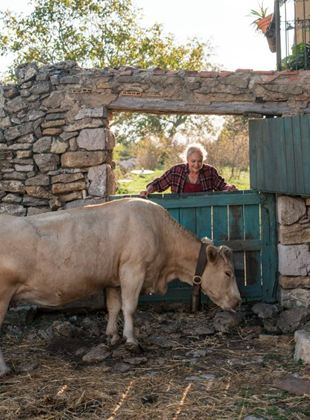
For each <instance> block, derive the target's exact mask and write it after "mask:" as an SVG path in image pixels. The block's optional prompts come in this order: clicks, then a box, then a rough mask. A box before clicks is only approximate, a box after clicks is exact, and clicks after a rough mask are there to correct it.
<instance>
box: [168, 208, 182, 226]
mask: <svg viewBox="0 0 310 420" xmlns="http://www.w3.org/2000/svg"><path fill="white" fill-rule="evenodd" d="M168 213H169V214H170V216H171V217H173V218H174V220H176V221H177V222H179V223H180V209H168Z"/></svg>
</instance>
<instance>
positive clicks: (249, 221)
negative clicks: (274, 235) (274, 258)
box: [244, 204, 261, 240]
mask: <svg viewBox="0 0 310 420" xmlns="http://www.w3.org/2000/svg"><path fill="white" fill-rule="evenodd" d="M244 231H245V232H244V238H245V239H259V240H260V238H261V229H260V206H259V205H257V204H250V205H247V206H244Z"/></svg>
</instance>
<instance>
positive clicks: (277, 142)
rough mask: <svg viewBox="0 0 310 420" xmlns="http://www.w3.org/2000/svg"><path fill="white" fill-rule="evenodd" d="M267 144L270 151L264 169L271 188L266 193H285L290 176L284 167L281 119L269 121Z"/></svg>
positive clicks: (284, 144) (282, 124)
mask: <svg viewBox="0 0 310 420" xmlns="http://www.w3.org/2000/svg"><path fill="white" fill-rule="evenodd" d="M270 133H271V134H270V135H271V138H270V139H269V143H270V144H271V148H270V150H271V151H272V152H271V154H270V156H269V165H268V166H267V167H266V168H265V169H266V173H267V177H268V178H267V179H268V180H269V182H270V181H272V183H273V188H270V189H267V190H266V191H279V192H284V193H285V192H287V178H288V177H289V176H290V174H289V173H288V172H287V166H286V139H285V131H284V121H283V119H282V118H275V119H273V120H271V121H270Z"/></svg>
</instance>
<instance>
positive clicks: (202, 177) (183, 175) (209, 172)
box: [147, 163, 230, 193]
mask: <svg viewBox="0 0 310 420" xmlns="http://www.w3.org/2000/svg"><path fill="white" fill-rule="evenodd" d="M188 174H189V168H188V165H187V164H185V163H181V164H179V165H175V166H172V168H170V169H168V171H166V172H165V173H164V174H163V175H162V176H161V177H159V178H156V179H154V181H152V182H150V183H149V184H148V185H147V188H148V187H151V188H152V191H151V192H155V191H158V192H162V191H165V190H166V189H167V188H169V187H171V192H173V193H181V192H183V189H184V185H185V182H186V180H187V177H188ZM187 182H188V181H187ZM198 183H199V184H201V186H202V191H225V190H226V189H227V187H230V184H227V183H226V182H225V180H224V178H222V177H221V176H220V175H219V174H218V172H217V170H216V169H215V168H214V167H213V166H211V165H205V164H203V165H202V168H201V169H200V171H199V179H198Z"/></svg>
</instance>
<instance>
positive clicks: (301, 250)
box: [278, 244, 310, 276]
mask: <svg viewBox="0 0 310 420" xmlns="http://www.w3.org/2000/svg"><path fill="white" fill-rule="evenodd" d="M278 255H279V272H280V274H282V275H284V276H307V275H308V273H310V252H309V247H308V245H282V244H279V245H278Z"/></svg>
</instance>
